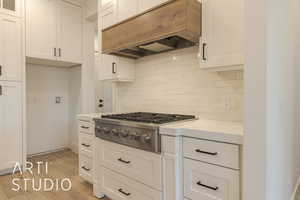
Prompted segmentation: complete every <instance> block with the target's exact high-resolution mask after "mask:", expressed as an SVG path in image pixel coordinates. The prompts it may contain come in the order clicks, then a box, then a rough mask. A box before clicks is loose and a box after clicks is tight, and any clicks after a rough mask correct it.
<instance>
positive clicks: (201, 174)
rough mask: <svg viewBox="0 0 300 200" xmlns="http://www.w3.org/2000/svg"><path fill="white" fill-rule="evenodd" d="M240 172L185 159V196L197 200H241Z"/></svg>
mask: <svg viewBox="0 0 300 200" xmlns="http://www.w3.org/2000/svg"><path fill="white" fill-rule="evenodd" d="M239 194H240V192H239V171H237V170H232V169H228V168H223V167H219V166H215V165H210V164H206V163H202V162H198V161H194V160H190V159H184V196H185V197H187V198H189V199H193V200H197V199H205V200H216V199H218V200H239Z"/></svg>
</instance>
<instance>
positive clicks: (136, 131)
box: [95, 112, 196, 153]
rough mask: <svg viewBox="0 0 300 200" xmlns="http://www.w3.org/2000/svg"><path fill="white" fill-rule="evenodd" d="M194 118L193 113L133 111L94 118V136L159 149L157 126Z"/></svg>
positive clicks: (147, 149)
mask: <svg viewBox="0 0 300 200" xmlns="http://www.w3.org/2000/svg"><path fill="white" fill-rule="evenodd" d="M194 119H196V117H195V116H193V115H177V114H163V113H147V112H135V113H125V114H114V115H103V116H101V118H99V119H95V123H96V127H95V132H96V137H98V138H101V139H103V140H107V141H110V142H115V143H118V144H122V145H126V146H130V147H133V148H137V149H142V150H145V151H151V152H156V153H159V152H160V151H161V144H160V135H159V126H160V125H163V124H167V123H172V122H180V121H185V120H194Z"/></svg>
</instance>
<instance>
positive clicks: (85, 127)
mask: <svg viewBox="0 0 300 200" xmlns="http://www.w3.org/2000/svg"><path fill="white" fill-rule="evenodd" d="M80 128H83V129H89V128H90V127H88V126H80Z"/></svg>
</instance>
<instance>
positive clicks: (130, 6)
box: [117, 0, 149, 22]
mask: <svg viewBox="0 0 300 200" xmlns="http://www.w3.org/2000/svg"><path fill="white" fill-rule="evenodd" d="M138 1H139V0H130V3H128V1H127V0H118V4H117V14H118V22H121V21H124V20H126V19H128V18H130V17H132V16H134V15H136V14H137V13H138V7H139V2H138ZM148 1H149V0H148Z"/></svg>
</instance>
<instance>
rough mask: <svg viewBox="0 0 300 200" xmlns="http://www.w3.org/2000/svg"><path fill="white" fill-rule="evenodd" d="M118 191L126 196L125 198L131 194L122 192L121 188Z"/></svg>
mask: <svg viewBox="0 0 300 200" xmlns="http://www.w3.org/2000/svg"><path fill="white" fill-rule="evenodd" d="M118 191H119V192H120V193H122V194H124V195H126V196H130V195H131V193H127V192H124V191H123V189H122V188H120V189H119V190H118Z"/></svg>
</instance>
